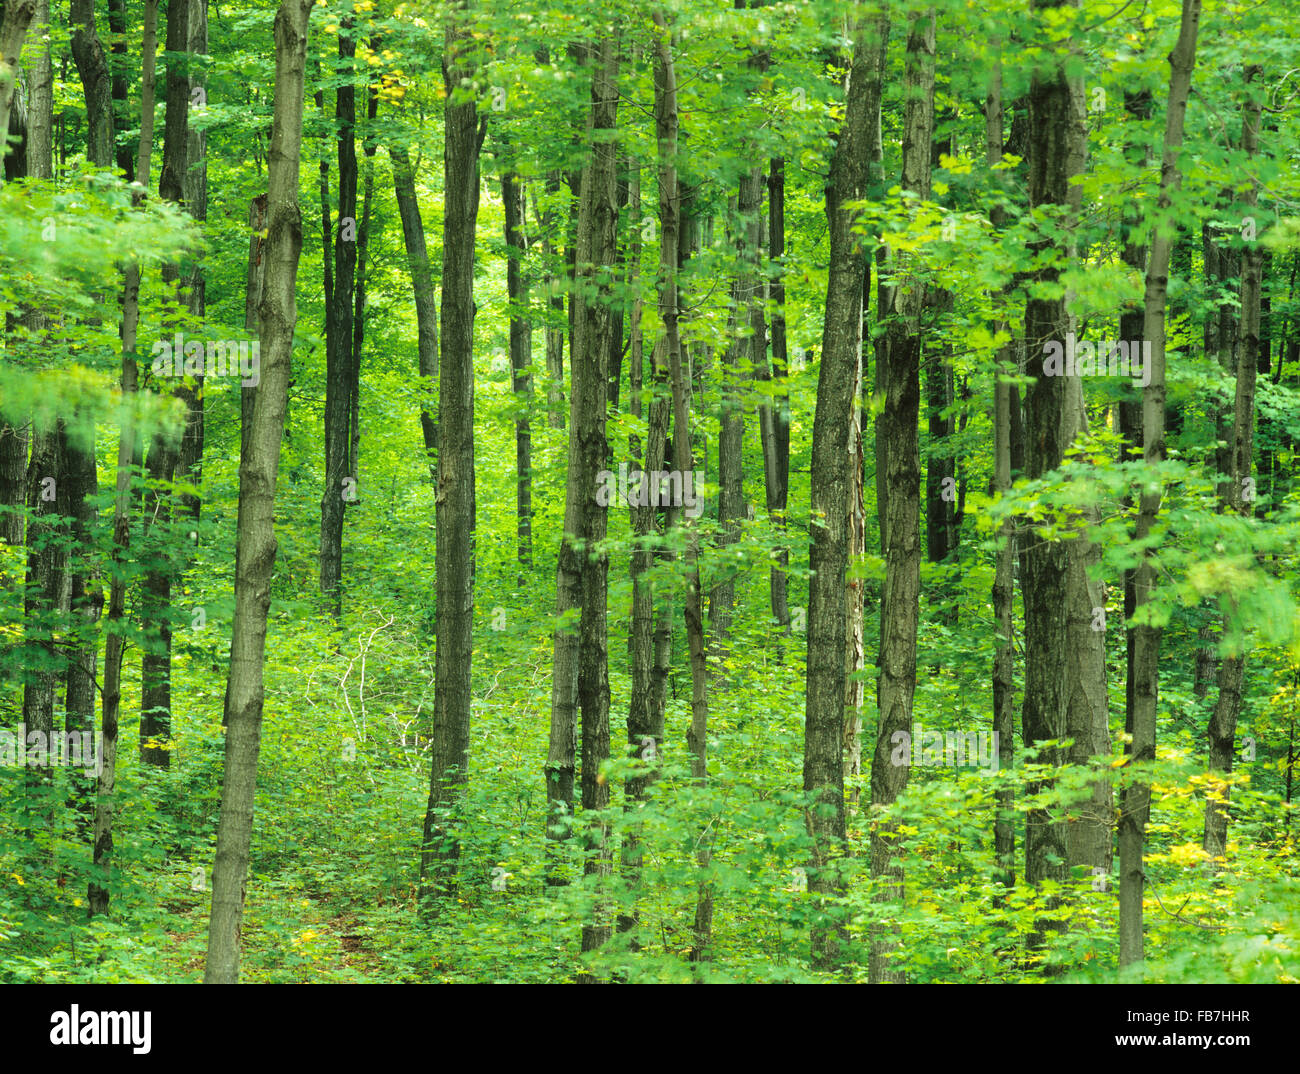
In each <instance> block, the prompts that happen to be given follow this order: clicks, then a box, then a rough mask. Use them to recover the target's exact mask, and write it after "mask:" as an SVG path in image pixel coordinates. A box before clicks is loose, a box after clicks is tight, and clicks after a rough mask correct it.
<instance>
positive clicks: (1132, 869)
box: [1119, 0, 1201, 967]
mask: <svg viewBox="0 0 1300 1074" xmlns="http://www.w3.org/2000/svg"><path fill="white" fill-rule="evenodd" d="M1200 20H1201V0H1183V6H1182V16H1181V21H1180V24H1179V29H1178V41H1177V43H1176V44H1175V45H1174V49H1173V51H1172V52H1171V53H1170V54H1169V66H1170V76H1169V104H1168V110H1167V112H1166V115H1165V136H1164V151H1163V157H1162V159H1161V164H1160V197H1159V200H1158V202H1157V205H1156V213H1157V218H1158V219H1168V214H1169V207H1170V205H1171V204H1172V203H1173V200H1174V196H1175V195H1176V193H1177V191H1178V188H1179V186H1180V185H1181V183H1182V175H1181V174H1180V172H1179V171H1178V155H1179V151H1180V150H1181V148H1182V142H1183V121H1184V119H1185V117H1186V113H1187V98H1188V94H1189V92H1190V89H1191V82H1192V67H1193V65H1194V64H1195V62H1196V33H1197V29H1198V27H1199V25H1200ZM1171 246H1172V238H1171V236H1170V234H1169V233H1168V232H1166V231H1163V230H1161V229H1160V228H1156V229H1155V230H1154V231H1153V233H1152V236H1151V254H1150V258H1149V260H1148V262H1147V274H1146V290H1145V298H1144V302H1143V306H1144V311H1145V320H1144V327H1143V331H1142V338H1143V339H1144V340H1149V341H1150V343H1151V359H1150V367H1151V368H1150V373H1151V380H1150V383H1148V384H1147V386H1146V388H1145V389H1144V390H1143V393H1142V448H1143V459H1144V461H1145V462H1146V463H1147V465H1149V466H1155V465H1158V464H1159V463H1161V462H1162V461H1164V457H1165V298H1166V294H1167V291H1168V284H1169V278H1168V277H1169V253H1170V249H1171ZM1159 511H1160V492H1159V490H1157V491H1155V492H1145V491H1144V492H1143V494H1142V496H1141V498H1140V500H1139V508H1138V522H1137V533H1136V537H1137V540H1139V541H1144V540H1146V539H1147V537H1148V535H1149V534H1150V533H1151V529H1152V527H1153V526H1154V524H1155V520H1156V516H1157V514H1158V513H1159ZM1155 574H1156V572H1155V566H1154V565H1153V564H1152V562H1151V560H1150V558H1149V556H1147V555H1143V557H1142V560H1141V562H1140V564H1139V566H1138V570H1137V577H1136V579H1135V584H1134V595H1135V598H1136V599H1135V605H1136V607H1135V614H1136V613H1140V612H1141V611H1142V609H1143V608H1144V607H1145V605H1146V604H1147V603H1149V602H1150V599H1151V591H1152V589H1153V588H1154V586H1155ZM1135 634H1136V638H1135V641H1134V652H1133V672H1134V677H1135V679H1136V684H1135V686H1134V689H1133V741H1132V744H1131V746H1130V749H1129V759H1130V761H1132V762H1134V763H1136V764H1139V765H1146V764H1150V763H1151V762H1152V761H1154V760H1155V756H1156V707H1157V704H1158V702H1159V693H1160V663H1159V661H1160V634H1161V631H1160V628H1159V627H1155V626H1151V625H1148V624H1141V625H1139V626H1137V627H1136V628H1135ZM1150 778H1151V777H1150V775H1149V774H1146V773H1142V772H1139V773H1136V774H1134V775H1133V776H1132V777H1131V778H1130V780H1129V781H1128V782H1127V783H1126V785H1125V786H1124V788H1123V793H1122V797H1121V800H1120V801H1121V804H1120V823H1119V854H1120V888H1119V964H1120V966H1121V967H1124V966H1130V965H1133V964H1134V963H1138V962H1141V961H1142V947H1143V940H1142V892H1143V887H1144V884H1145V879H1146V877H1145V872H1144V853H1143V843H1144V842H1145V839H1146V826H1147V820H1148V817H1149V815H1150V811H1151V784H1150V782H1149V781H1150Z"/></svg>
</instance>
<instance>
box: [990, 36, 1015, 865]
mask: <svg viewBox="0 0 1300 1074" xmlns="http://www.w3.org/2000/svg"><path fill="white" fill-rule="evenodd" d="M984 143H985V160H986V162H987V163H988V164H989V166H990V168H992V167H993V166H994V165H996V164H999V163H1001V161H1002V152H1003V123H1002V59H1001V55H1000V54H999V56H998V57H997V58H996V59H995V60H994V67H993V74H992V77H991V79H990V81H989V89H988V96H987V98H986V99H985V110H984ZM995 174H996V173H995ZM990 220H991V222H992V224H993V227H994V228H995V229H996V231H997V232H998V233H999V234H1001V233H1002V232H1003V229H1004V228H1005V227H1006V210H1005V209H1003V208H1002V207H1001V206H995V207H994V209H993V210H992V212H991V213H990ZM998 329H999V330H1000V331H1004V332H1005V331H1009V325H1008V324H1007V323H1006V322H1005V321H1004V322H1001V323H999V325H998ZM1015 372H1017V370H1016V365H1015V356H1014V352H1013V349H1012V347H1011V346H1010V345H1007V346H1005V347H1003V348H1001V349H1000V350H999V351H998V371H997V373H996V374H995V380H994V383H993V487H994V490H995V491H996V493H997V495H999V496H1008V495H1010V492H1011V406H1012V390H1011V385H1010V384H1009V383H1007V381H1006V380H1004V379H1003V377H1004V376H1010V375H1012V374H1014V373H1015ZM998 541H999V545H998V551H997V557H996V560H995V563H994V569H993V619H994V622H995V623H996V625H997V635H998V640H997V643H996V646H995V648H994V655H993V734H994V737H995V738H996V740H997V749H998V767H999V768H1000V769H1004V770H1005V769H1009V768H1010V767H1011V762H1012V758H1013V757H1014V746H1015V742H1014V735H1015V705H1016V699H1015V670H1016V665H1015V649H1014V646H1013V644H1012V638H1013V635H1014V633H1015V615H1014V612H1015V555H1016V531H1015V523H1014V522H1013V521H1012V520H1011V519H1006V520H1004V521H1003V523H1002V525H1001V526H999V527H998ZM993 852H994V854H995V855H996V857H997V863H998V876H999V879H1000V880H1001V882H1002V884H1003V886H1004V887H1008V888H1010V887H1014V886H1015V882H1016V815H1015V789H1014V788H1012V787H1006V788H1003V789H1000V790H999V791H998V792H997V813H996V817H995V820H994V824H993Z"/></svg>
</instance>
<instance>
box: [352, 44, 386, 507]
mask: <svg viewBox="0 0 1300 1074" xmlns="http://www.w3.org/2000/svg"><path fill="white" fill-rule="evenodd" d="M377 50H378V44H377V42H375V41H374V40H372V42H371V51H377ZM378 110H379V91H378V89H377V88H376V86H375V84H374V83H373V82H372V83H371V84H370V86H369V87H368V88H367V90H366V136H365V139H364V141H363V142H362V152H363V153H364V154H365V158H366V169H365V174H366V178H365V182H364V183H363V184H362V189H363V193H362V195H361V223H360V225H359V227H358V230H357V280H356V287H355V289H354V291H355V294H354V298H353V307H352V346H351V350H350V361H349V364H348V384H349V385H350V387H351V397H350V400H349V405H348V437H347V447H348V464H347V472H348V473H349V474H351V475H352V477H353V478H354V479H356V478H357V477H358V476H359V470H358V466H359V464H360V454H361V349H362V345H363V344H364V343H365V338H366V268H367V258H368V255H369V252H370V215H371V208H372V206H373V203H374V196H375V153H376V152H377V151H378V149H379V143H378V142H376V141H375V138H374V134H373V132H374V129H375V115H376V113H377V112H378ZM345 502H351V501H345Z"/></svg>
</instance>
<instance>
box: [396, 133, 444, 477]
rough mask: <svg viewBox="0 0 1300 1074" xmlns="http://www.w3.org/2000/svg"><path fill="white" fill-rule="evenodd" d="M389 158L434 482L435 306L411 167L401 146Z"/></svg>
mask: <svg viewBox="0 0 1300 1074" xmlns="http://www.w3.org/2000/svg"><path fill="white" fill-rule="evenodd" d="M388 155H389V157H390V158H391V159H392V162H393V183H394V186H395V188H396V193H397V211H398V214H399V215H400V216H401V218H402V236H403V239H404V240H405V242H406V263H407V266H408V267H409V269H410V273H411V293H412V295H413V297H414V299H415V326H416V343H417V350H418V352H419V367H418V374H419V377H420V389H421V398H422V399H423V400H425V402H424V403H423V404H422V405H421V407H420V431H421V433H422V434H423V436H424V453H425V455H426V456H427V457H428V460H429V476H430V479H431V480H432V481H433V482H434V484H437V478H438V474H437V458H438V419H437V416H436V414H437V411H436V409H435V408H436V401H437V389H438V306H437V300H436V296H435V294H434V287H433V273H432V271H431V270H430V267H429V253H428V248H427V246H426V245H425V241H424V221H423V220H422V219H421V217H420V205H419V202H418V201H417V200H416V196H415V171H414V169H413V168H412V166H411V158H410V155H409V154H408V153H407V151H406V148H405V147H404V146H402V147H398V146H393V147H391V148H390V149H389V150H388Z"/></svg>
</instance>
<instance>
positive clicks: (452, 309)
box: [420, 3, 483, 914]
mask: <svg viewBox="0 0 1300 1074" xmlns="http://www.w3.org/2000/svg"><path fill="white" fill-rule="evenodd" d="M468 10H469V5H468V4H467V3H466V4H463V5H461V6H460V7H459V8H458V10H457V12H456V14H455V16H454V17H453V18H452V20H451V21H450V22H449V23H448V25H447V35H446V46H445V51H444V54H443V67H442V71H443V82H444V85H445V86H446V90H447V96H446V107H445V113H444V115H445V129H446V135H445V141H444V150H443V164H444V172H443V184H444V185H443V190H444V195H443V197H444V209H443V231H442V358H443V363H442V370H441V376H440V380H439V384H438V414H439V427H438V438H439V443H438V493H437V516H436V519H435V524H436V526H437V532H438V548H437V564H436V572H437V583H436V584H437V593H436V608H435V614H436V616H437V627H436V635H437V637H436V644H437V662H436V665H435V669H434V675H435V679H434V717H433V720H434V723H433V764H432V770H431V773H430V782H429V804H428V808H427V810H426V812H425V817H424V842H423V852H422V854H421V858H420V896H421V902H422V904H423V909H424V912H425V914H432V913H433V912H435V903H434V901H433V900H432V899H431V898H429V896H431V895H433V894H435V893H441V892H443V891H446V890H449V889H450V887H451V885H452V882H453V879H454V870H455V867H456V860H457V859H458V857H459V855H460V845H459V842H458V840H457V838H456V834H455V830H454V815H453V814H454V810H455V807H456V803H457V801H458V799H459V797H460V791H461V789H462V788H463V787H464V786H465V784H466V783H467V782H468V781H469V772H468V764H469V727H470V684H471V678H470V672H471V669H472V659H473V632H474V561H475V551H474V484H475V482H474V312H475V305H474V237H475V227H476V224H477V221H478V203H479V163H478V161H479V147H480V146H481V145H482V139H483V132H482V130H481V129H480V127H479V122H478V118H477V107H476V104H475V101H474V98H473V97H472V96H467V95H466V94H465V93H464V91H463V90H461V88H460V87H461V84H462V80H464V79H470V78H473V77H474V74H475V67H474V63H473V60H472V58H471V57H472V54H473V49H474V47H475V46H474V43H473V40H472V38H471V32H470V25H471V22H470V16H469V14H468Z"/></svg>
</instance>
